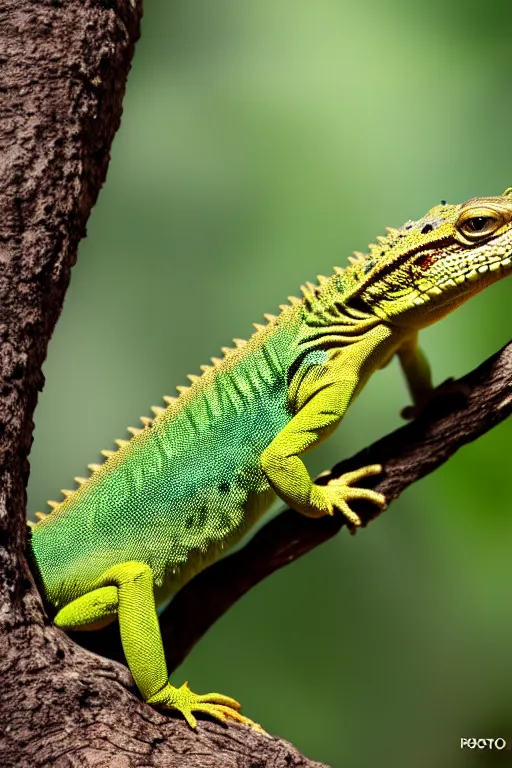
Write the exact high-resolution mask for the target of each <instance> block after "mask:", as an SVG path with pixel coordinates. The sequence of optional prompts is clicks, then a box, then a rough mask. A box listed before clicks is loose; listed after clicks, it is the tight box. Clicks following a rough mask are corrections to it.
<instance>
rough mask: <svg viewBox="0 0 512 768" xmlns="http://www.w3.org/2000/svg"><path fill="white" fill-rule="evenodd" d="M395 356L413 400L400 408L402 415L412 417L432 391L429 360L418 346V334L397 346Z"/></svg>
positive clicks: (422, 406)
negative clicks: (410, 403)
mask: <svg viewBox="0 0 512 768" xmlns="http://www.w3.org/2000/svg"><path fill="white" fill-rule="evenodd" d="M397 356H398V359H399V361H400V366H401V368H402V371H403V374H404V376H405V381H406V383H407V389H408V390H409V394H410V395H411V398H412V402H413V405H412V406H407V407H406V408H404V409H403V410H402V416H403V417H404V419H412V418H414V417H415V416H416V415H417V414H418V412H419V411H421V410H422V409H423V408H424V406H425V404H426V403H428V402H429V400H430V399H431V398H432V392H433V391H434V388H433V386H432V375H431V372H430V365H429V362H428V360H427V358H426V357H425V355H424V354H423V352H422V351H421V349H420V348H419V346H418V334H415V335H414V336H413V337H412V338H410V339H408V340H407V341H406V342H404V343H403V344H402V346H401V347H399V349H398V350H397Z"/></svg>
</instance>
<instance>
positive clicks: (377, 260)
mask: <svg viewBox="0 0 512 768" xmlns="http://www.w3.org/2000/svg"><path fill="white" fill-rule="evenodd" d="M511 266H512V188H509V189H508V190H506V191H505V193H504V194H503V195H499V196H494V197H481V198H472V199H470V200H467V201H466V202H464V203H462V204H457V205H448V204H446V202H445V201H442V202H441V204H440V205H437V206H435V207H434V208H432V209H431V210H430V211H429V212H428V213H427V214H426V216H424V217H423V218H421V219H419V220H418V221H408V222H406V223H405V224H404V225H403V226H402V227H400V228H399V229H393V228H387V235H386V236H383V237H379V238H377V243H375V244H374V243H372V244H370V246H369V247H368V252H367V253H365V254H363V253H358V252H356V253H355V256H354V257H350V258H349V263H348V265H347V266H345V267H344V268H335V269H334V272H333V274H332V275H331V276H330V277H324V276H318V280H317V283H316V284H313V283H306V284H305V286H302V294H303V296H302V298H301V299H298V298H295V297H289V302H290V303H289V304H286V305H281V312H280V314H279V315H277V316H274V315H265V319H266V321H267V322H266V323H265V324H255V327H256V330H255V332H254V333H253V335H252V336H251V337H250V339H249V340H248V341H244V340H241V339H234V345H235V346H234V347H233V348H223V353H224V357H223V358H212V364H211V365H206V366H202V367H201V370H202V374H201V375H200V376H197V375H191V376H189V378H190V380H191V385H190V386H188V387H177V390H178V393H179V396H178V397H177V398H174V397H165V398H164V402H165V403H166V406H165V407H159V406H154V407H153V408H152V410H153V412H154V414H155V416H154V418H149V417H142V419H141V421H142V424H143V426H142V428H137V427H130V428H129V430H128V431H129V432H130V433H131V438H130V439H129V440H116V441H115V442H116V444H117V446H118V448H117V449H116V450H115V451H111V450H108V451H102V453H103V454H104V455H105V456H106V460H105V462H104V463H103V464H101V465H98V464H91V465H89V468H90V470H91V475H90V476H89V477H88V478H84V477H76V478H75V481H76V482H77V484H78V485H77V487H76V489H75V490H63V491H62V494H63V497H64V498H63V500H61V501H59V502H56V501H50V502H48V503H49V505H50V507H51V508H52V510H51V511H50V512H49V513H48V514H44V513H37V517H38V518H39V521H38V522H37V523H35V524H33V527H32V529H31V535H30V537H29V559H30V562H31V566H32V569H33V572H34V574H35V577H36V580H37V582H38V584H39V586H40V589H41V591H42V594H43V597H44V599H45V603H46V605H47V606H48V607H49V611H50V615H51V616H52V618H53V621H54V622H55V624H56V625H57V626H58V627H60V628H62V629H64V630H92V629H96V628H100V627H103V626H105V625H107V624H109V623H110V622H112V621H115V620H118V621H119V627H120V634H121V642H122V646H123V651H124V654H125V657H126V661H127V663H128V666H129V668H130V671H131V673H132V676H133V678H134V681H135V683H136V685H137V686H138V688H139V690H140V692H141V694H142V696H143V698H144V700H145V701H146V702H147V703H148V704H150V705H153V706H155V707H159V708H168V709H174V710H178V711H179V712H180V713H181V714H182V715H183V716H184V717H185V719H186V721H187V722H188V724H189V725H190V726H191V727H193V728H195V727H196V726H197V720H196V717H195V715H194V713H205V714H207V715H210V716H212V717H213V718H214V719H218V720H220V721H222V722H225V721H226V720H229V721H238V722H241V723H246V724H252V725H255V724H254V723H252V721H251V720H249V718H246V717H245V716H244V715H242V714H241V712H240V704H239V703H238V702H237V701H236V700H235V699H233V698H231V697H229V696H224V695H222V694H218V693H208V694H203V695H199V694H195V693H193V692H192V690H191V689H190V688H189V687H188V684H187V683H184V684H183V685H182V686H181V687H179V688H177V687H175V686H173V685H172V684H171V682H170V680H169V678H168V674H167V668H166V663H165V656H164V649H163V644H162V639H161V634H160V628H159V623H158V616H157V610H156V609H157V606H159V605H161V604H162V602H163V601H166V600H168V599H169V598H170V597H171V596H172V595H173V594H175V593H176V592H177V591H178V590H179V588H180V587H181V586H182V585H184V584H185V583H186V582H187V581H189V580H190V579H191V578H192V577H193V576H194V575H195V574H197V573H198V572H200V571H201V570H203V569H204V568H206V567H207V566H208V565H209V564H210V563H212V562H213V561H215V560H216V559H217V558H219V557H220V556H221V555H222V554H223V553H224V552H225V551H226V550H227V549H228V548H229V547H231V546H233V545H234V544H235V543H237V542H238V541H239V540H240V539H241V537H242V536H243V535H244V534H245V533H246V532H247V531H248V530H249V529H250V528H251V526H252V525H254V523H255V522H256V521H257V520H258V519H259V518H260V517H261V516H262V515H263V513H264V512H265V511H266V510H267V509H268V508H269V506H270V504H271V503H272V502H273V501H274V500H275V498H276V497H279V499H281V500H282V501H284V502H285V503H286V504H287V505H288V506H290V507H292V508H293V509H295V510H296V511H297V512H299V513H301V514H303V515H307V516H310V517H314V518H319V517H321V516H323V515H332V514H334V513H336V512H337V513H341V514H342V515H344V516H345V517H346V519H347V523H348V525H349V527H350V528H351V530H352V531H355V530H356V529H357V528H358V527H359V526H360V525H361V520H360V518H359V516H358V515H357V514H356V512H355V511H354V510H353V509H352V506H351V503H352V502H353V501H354V500H356V499H366V500H367V501H368V502H370V503H372V504H375V505H377V506H378V507H380V508H384V507H385V506H386V499H385V497H384V496H383V495H382V494H380V493H378V492H376V491H375V490H372V489H369V488H363V487H360V486H358V485H357V483H358V482H359V481H360V480H362V479H363V478H366V477H369V476H373V475H377V474H379V473H381V472H382V467H381V466H380V465H378V464H374V465H371V466H366V467H361V468H359V469H358V470H356V471H353V472H350V473H347V474H345V475H342V476H341V477H340V478H337V479H335V480H332V481H331V482H329V483H328V484H327V485H319V484H315V483H314V482H313V481H312V480H311V477H310V475H309V473H308V471H307V469H306V466H305V464H304V463H303V460H302V458H301V456H302V455H303V454H304V453H305V452H306V451H308V450H310V449H311V448H313V447H314V446H316V445H318V444H319V443H320V442H321V441H323V440H324V439H325V438H327V437H328V436H329V435H330V434H331V433H332V432H333V430H334V429H336V427H337V426H338V425H339V423H340V421H341V419H342V418H343V415H344V414H345V412H346V411H347V408H348V407H349V406H350V404H351V403H352V402H353V401H354V399H355V398H356V397H357V395H358V394H359V393H360V391H361V390H362V388H363V387H364V385H365V383H366V382H367V380H368V378H369V377H370V375H371V374H372V373H373V372H375V371H376V370H377V369H379V368H382V367H384V366H385V365H387V364H388V363H389V361H390V360H391V359H392V358H393V356H394V355H397V356H398V359H399V362H400V365H401V368H402V370H403V373H404V374H405V379H406V383H407V386H408V390H409V392H410V396H411V399H412V402H413V404H414V405H413V406H412V408H413V409H417V408H421V407H422V406H424V404H425V403H426V402H428V400H429V399H430V398H431V397H432V392H433V387H432V379H431V373H430V367H429V364H428V362H427V359H426V357H425V356H424V355H423V353H422V352H421V351H420V347H419V346H418V333H419V331H420V330H421V329H422V328H425V327H426V326H429V325H430V324H432V323H434V322H436V321H438V320H439V319H441V318H442V317H444V316H446V315H447V314H449V313H450V312H452V311H453V310H454V309H455V308H456V307H458V306H459V305H461V304H463V303H464V302H465V301H467V300H468V299H469V298H470V297H472V296H474V295H475V294H477V293H478V292H480V291H481V290H483V289H484V288H485V287H487V286H489V285H490V284H492V283H495V282H496V281H498V280H499V279H500V278H503V277H505V276H506V275H509V274H510V272H511ZM409 415H411V414H409Z"/></svg>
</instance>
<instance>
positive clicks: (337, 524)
mask: <svg viewBox="0 0 512 768" xmlns="http://www.w3.org/2000/svg"><path fill="white" fill-rule="evenodd" d="M450 389H451V390H452V394H451V395H447V394H444V395H441V396H440V397H439V398H436V399H434V400H433V401H432V403H431V405H430V407H429V408H427V409H426V410H425V411H424V412H423V413H422V414H421V416H420V417H419V418H417V419H416V420H415V421H413V422H411V423H409V424H407V425H406V426H404V427H401V428H400V429H397V430H396V431H395V432H392V433H391V434H389V435H387V436H386V437H384V438H382V439H381V440H378V441H377V442H376V443H374V444H373V445H371V446H369V447H368V448H365V449H364V450H363V451H360V452H359V453H357V454H356V455H354V456H352V457H351V458H350V459H347V460H345V461H342V462H340V463H339V464H336V466H335V467H333V469H332V470H331V471H330V472H329V473H326V474H324V475H321V476H320V477H319V478H317V482H319V483H326V482H328V481H329V480H331V479H332V478H335V477H339V476H340V475H342V474H343V473H344V472H349V471H351V470H353V469H358V468H359V467H362V466H364V465H366V464H382V465H383V468H384V471H383V473H382V475H380V476H377V477H373V478H369V479H368V480H367V481H366V482H365V483H360V485H364V486H365V487H367V488H374V489H375V490H377V491H380V493H383V494H384V495H385V496H386V498H387V500H388V505H389V504H390V503H391V502H392V501H393V500H394V499H396V498H398V496H400V495H401V494H402V493H403V492H404V491H405V489H406V488H408V487H409V486H410V485H412V483H414V482H416V481H417V480H420V479H421V478H422V477H424V476H425V475H428V474H430V473H431V472H433V471H434V470H435V469H437V467H439V466H440V465H441V464H444V462H445V461H447V460H448V459H449V458H450V456H453V454H454V453H455V452H456V451H457V450H458V449H459V448H461V447H462V446H463V445H465V444H466V443H469V442H471V441H473V440H476V438H477V437H479V436H480V435H482V434H483V433H484V432H487V431H489V430H490V429H492V427H494V426H496V425H497V424H499V423H500V422H502V421H503V420H504V419H506V418H507V416H509V415H510V413H512V343H510V344H508V345H507V346H506V347H504V348H503V349H502V350H501V351H500V352H497V353H496V354H495V355H493V356H492V357H490V358H489V359H488V360H486V361H485V362H484V363H482V365H480V366H479V367H478V368H476V369H475V370H474V371H472V372H471V373H468V374H467V375H466V376H464V377H462V378H461V379H459V380H457V381H455V382H453V384H452V385H451V387H450ZM353 506H354V509H356V511H357V512H358V513H359V514H360V516H361V518H362V520H363V523H364V524H365V525H366V524H367V523H368V522H370V520H372V519H374V518H375V517H378V515H379V514H381V512H380V511H379V510H378V509H377V507H375V506H374V505H370V504H368V503H364V502H359V503H358V504H357V506H356V504H355V503H354V505H353ZM344 525H345V518H343V517H342V516H336V517H324V518H322V519H317V520H314V519H311V518H307V517H304V516H303V515H299V514H297V512H294V511H293V510H289V509H288V510H286V511H285V512H282V513H281V514H280V515H278V517H276V518H274V519H273V520H271V521H270V522H269V523H267V525H265V526H264V527H263V528H262V529H261V530H260V531H258V533H257V534H256V535H255V536H254V537H253V538H252V539H251V540H250V541H249V543H248V544H247V545H246V546H245V547H243V549H241V550H239V551H238V552H235V553H234V554H232V555H229V556H228V557H226V558H224V559H223V560H221V561H219V562H217V563H215V564H214V565H212V566H210V567H209V568H207V569H206V570H205V571H203V572H202V573H200V574H198V575H197V576H196V577H195V578H194V579H192V580H191V581H190V582H189V583H188V584H186V585H185V586H184V587H183V589H182V590H181V591H180V592H179V593H178V594H177V595H176V597H175V598H174V600H173V601H172V602H171V603H170V605H169V606H168V608H167V609H166V611H165V612H164V613H163V614H162V616H161V618H160V625H161V629H162V636H163V638H164V644H165V648H166V655H167V663H168V666H169V669H170V670H172V669H175V668H176V667H177V666H178V665H179V664H181V663H182V661H183V660H184V659H185V658H186V656H187V655H188V654H189V653H190V651H191V649H192V648H193V647H194V645H195V644H196V643H197V642H198V640H199V639H200V638H201V637H202V636H203V635H204V634H205V632H206V631H207V630H208V629H209V628H210V627H211V625H212V624H213V623H214V622H215V621H217V619H218V618H219V617H220V616H222V615H223V614H224V613H225V612H226V611H227V610H228V609H229V608H230V607H231V606H232V605H233V604H234V603H235V602H236V601H237V600H239V599H240V598H241V597H242V596H243V595H245V593H246V592H248V591H249V589H251V588H252V587H254V586H255V585H256V584H258V583H259V582H260V581H262V580H263V579H264V578H266V577H267V576H269V575H270V574H271V573H274V571H276V570H278V569H279V568H282V567H283V566H285V565H288V564H289V563H292V562H293V561H294V560H297V558H299V557H301V556H302V555H305V554H306V553H307V552H309V551H311V550H312V549H314V548H315V547H318V546H319V545H320V544H322V543H323V542H324V541H327V540H328V539H330V538H331V537H332V536H334V535H335V534H337V533H338V532H339V531H340V529H341V528H342V527H343V526H344ZM98 635H103V637H101V636H98ZM76 639H77V641H78V642H83V638H80V637H78V634H77V635H76ZM87 647H88V648H90V649H92V650H96V651H97V652H98V653H103V654H107V655H108V656H109V657H110V658H114V659H117V660H119V661H123V658H124V657H123V652H122V649H121V645H120V641H119V633H118V631H117V628H116V627H112V628H111V627H109V628H108V629H106V630H104V631H103V632H102V633H96V636H95V637H93V636H92V634H91V635H89V636H88V637H87Z"/></svg>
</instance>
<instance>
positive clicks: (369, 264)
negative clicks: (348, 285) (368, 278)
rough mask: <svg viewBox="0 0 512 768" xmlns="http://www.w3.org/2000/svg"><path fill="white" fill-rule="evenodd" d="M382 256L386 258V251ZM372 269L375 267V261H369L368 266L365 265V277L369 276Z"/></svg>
mask: <svg viewBox="0 0 512 768" xmlns="http://www.w3.org/2000/svg"><path fill="white" fill-rule="evenodd" d="M381 256H385V251H382V253H381ZM372 267H373V261H367V262H366V264H365V265H364V273H365V275H367V274H368V272H369V271H370V270H371V268H372Z"/></svg>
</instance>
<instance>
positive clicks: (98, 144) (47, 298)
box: [0, 0, 318, 768]
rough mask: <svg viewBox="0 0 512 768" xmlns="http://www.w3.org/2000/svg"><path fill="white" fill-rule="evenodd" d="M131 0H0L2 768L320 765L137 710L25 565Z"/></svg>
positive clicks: (113, 670)
mask: <svg viewBox="0 0 512 768" xmlns="http://www.w3.org/2000/svg"><path fill="white" fill-rule="evenodd" d="M141 13H142V7H141V0H0V94H1V97H0V98H1V105H2V121H1V123H0V147H1V160H2V164H1V168H2V172H1V174H0V212H1V215H0V679H1V681H2V696H1V698H0V763H1V765H2V766H3V767H7V766H16V768H25V766H27V767H28V766H49V765H52V766H62V767H64V766H112V767H114V766H115V768H125V767H128V766H176V767H177V766H180V768H187V767H189V766H190V767H192V766H202V768H206V766H227V767H229V766H232V767H233V768H235V766H236V767H237V768H239V767H240V766H256V765H258V766H267V765H268V766H270V765H271V766H281V765H282V766H314V765H318V764H317V763H312V762H310V761H308V760H306V758H303V757H302V756H301V755H300V754H298V753H297V752H296V750H295V749H294V748H293V747H292V746H291V745H288V744H287V743H286V742H283V741H280V740H278V739H272V738H269V737H266V736H263V735H261V734H257V733H255V732H253V731H250V730H249V729H247V728H244V727H241V726H231V727H230V728H229V729H226V728H223V727H222V726H220V725H218V724H214V723H210V722H203V723H202V727H201V730H200V732H199V733H197V734H196V733H193V732H192V731H191V730H190V729H189V728H188V726H186V724H185V723H184V722H183V721H182V720H180V719H176V718H172V717H167V716H164V715H162V714H159V713H158V712H155V711H154V710H152V709H151V708H150V707H148V706H147V705H145V704H143V703H142V702H141V701H139V699H138V698H136V695H134V690H133V681H132V679H131V676H130V674H129V672H128V671H127V669H126V668H125V667H123V666H121V665H118V664H115V663H113V662H111V661H109V660H107V659H104V658H100V657H98V656H93V655H91V654H90V653H88V652H87V651H86V650H84V649H82V648H80V647H79V646H77V645H75V644H74V643H73V642H72V640H71V639H70V638H68V637H67V636H66V635H65V634H64V633H62V632H60V631H58V630H57V629H56V628H55V627H53V626H52V625H51V624H49V622H48V620H47V618H46V616H45V613H44V611H43V608H42V605H41V602H40V600H39V596H38V594H37V592H36V590H35V588H34V585H33V582H32V579H31V576H30V573H29V571H28V569H27V566H26V562H25V559H24V547H25V539H26V526H25V514H26V513H25V507H26V491H25V489H26V484H27V479H28V472H29V464H28V459H27V457H28V453H29V450H30V445H31V441H32V429H33V423H32V415H33V411H34V407H35V405H36V401H37V393H38V391H39V390H41V388H42V386H43V375H42V373H41V365H42V363H43V361H44V358H45V356H46V350H47V345H48V340H49V338H50V336H51V333H52V331H53V328H54V326H55V323H56V321H57V319H58V316H59V314H60V311H61V308H62V304H63V299H64V294H65V291H66V288H67V285H68V282H69V278H70V270H71V267H72V266H73V264H74V262H75V260H76V253H77V246H78V242H79V240H80V239H81V238H82V237H83V236H84V234H85V226H86V222H87V219H88V216H89V213H90V211H91V208H92V206H93V205H94V202H95V201H96V198H97V195H98V192H99V190H100V187H101V185H102V184H103V181H104V179H105V174H106V171H107V166H108V162H109V151H110V145H111V142H112V138H113V136H114V134H115V131H116V130H117V128H118V126H119V122H120V118H121V105H122V98H123V94H124V89H125V84H126V77H127V74H128V70H129V67H130V62H131V58H132V55H133V49H134V44H135V41H136V40H137V38H138V36H139V25H140V18H141Z"/></svg>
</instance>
